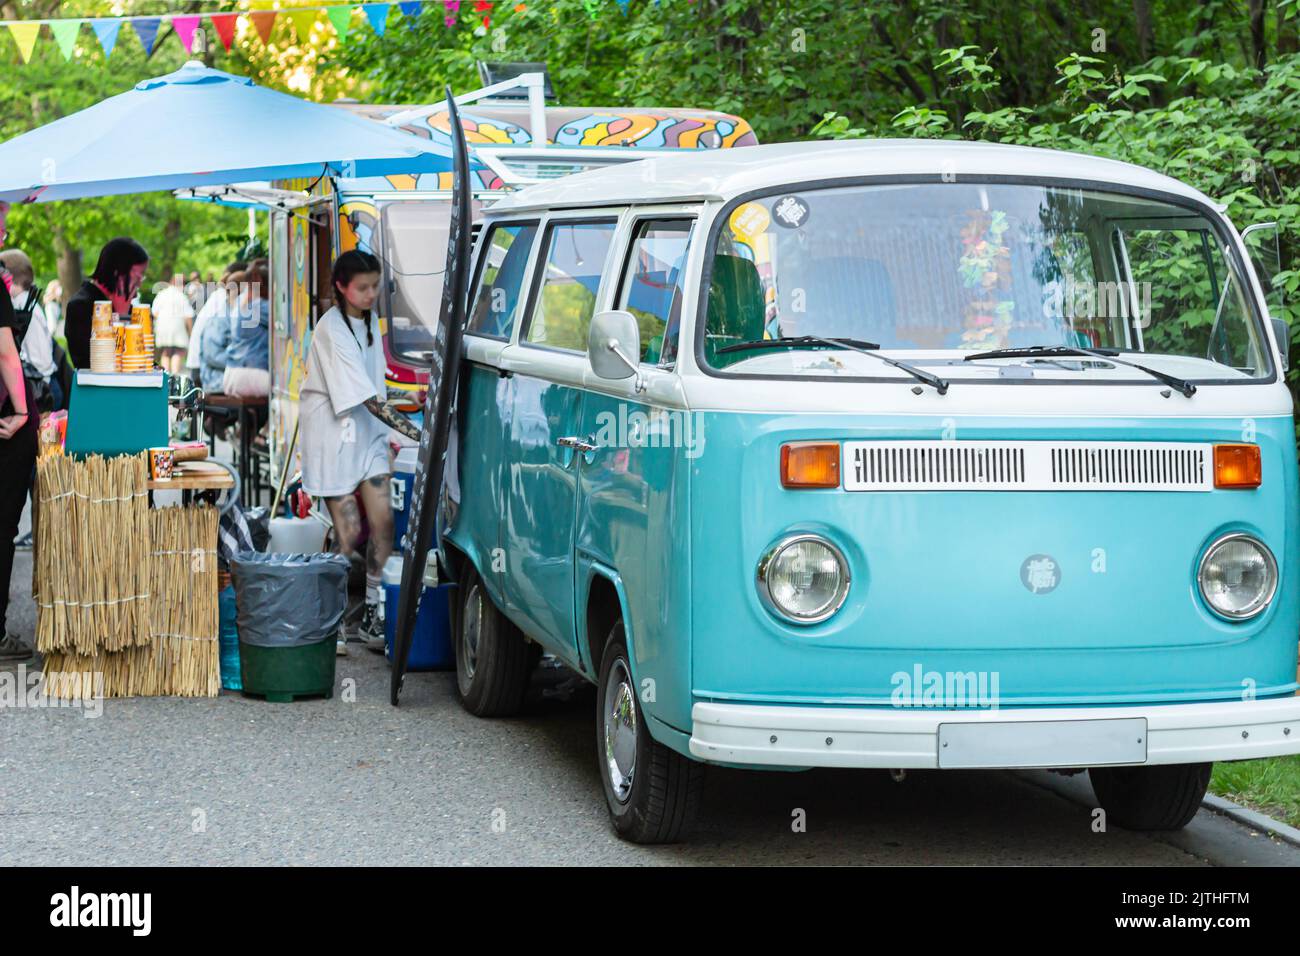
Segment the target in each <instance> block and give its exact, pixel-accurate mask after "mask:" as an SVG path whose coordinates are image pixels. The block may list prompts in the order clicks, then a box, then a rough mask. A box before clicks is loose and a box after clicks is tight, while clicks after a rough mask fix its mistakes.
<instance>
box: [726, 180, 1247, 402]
mask: <svg viewBox="0 0 1300 956" xmlns="http://www.w3.org/2000/svg"><path fill="white" fill-rule="evenodd" d="M703 335H704V339H703V353H704V357H705V359H706V361H707V362H708V363H709V364H710V365H711V366H713V367H714V368H719V369H721V368H726V369H728V371H732V372H735V373H740V374H761V375H773V374H776V375H790V374H796V375H798V374H808V375H826V374H831V375H849V376H868V377H875V376H881V375H885V376H890V375H892V374H894V373H893V372H891V370H890V369H889V368H888V367H886V366H884V365H883V363H880V362H878V361H874V360H873V359H871V358H870V357H868V356H864V355H860V354H855V353H853V352H851V351H835V350H833V349H829V348H828V347H825V346H817V347H811V348H810V347H809V345H808V341H807V340H803V341H802V342H799V341H795V342H792V343H791V344H790V346H789V348H781V347H777V348H756V349H746V348H735V347H734V346H737V345H740V344H742V343H746V342H755V341H762V340H766V339H776V338H796V337H799V336H815V337H818V338H821V339H837V338H838V339H852V340H857V341H859V342H866V343H874V344H876V345H879V346H880V348H881V350H882V351H883V352H885V353H887V354H890V355H894V356H895V357H906V358H907V360H908V361H909V362H912V363H914V364H918V365H921V366H923V367H924V366H939V367H942V369H943V374H944V375H945V376H950V377H954V378H961V377H968V376H969V377H997V376H998V375H999V373H1000V372H1005V368H1003V369H999V368H998V366H1006V365H1008V364H1018V365H1021V366H1027V367H1028V368H1029V369H1030V370H1031V371H1027V372H1025V373H1024V374H1025V375H1027V376H1029V377H1040V376H1041V377H1048V378H1051V377H1074V378H1079V377H1084V378H1087V379H1090V380H1091V379H1095V378H1098V377H1102V376H1108V377H1113V378H1125V379H1133V378H1134V377H1135V376H1134V373H1133V372H1132V370H1131V369H1121V368H1119V367H1118V366H1109V367H1108V366H1106V363H1104V362H1099V361H1097V360H1092V359H1086V358H1085V359H1083V360H1071V359H1068V358H1066V359H1062V358H1060V357H1052V358H1038V359H1034V358H1027V357H1023V356H1022V357H1012V358H1009V359H997V360H987V361H984V360H981V361H978V362H963V361H962V359H963V358H965V357H966V356H970V355H972V354H973V353H975V352H986V351H991V350H997V349H1005V348H1016V347H1023V346H1066V347H1074V348H1090V349H1102V350H1114V351H1115V353H1116V354H1123V353H1130V352H1131V353H1141V354H1143V355H1144V356H1149V357H1150V358H1144V359H1143V361H1144V363H1145V364H1148V365H1150V366H1152V367H1157V368H1159V369H1160V370H1161V371H1164V372H1167V373H1169V374H1173V375H1178V376H1182V377H1184V378H1189V379H1202V380H1211V381H1215V380H1244V379H1250V378H1258V377H1262V376H1266V375H1268V374H1270V373H1271V366H1270V364H1269V361H1268V358H1267V357H1266V353H1267V349H1266V348H1265V347H1264V342H1265V341H1266V339H1265V338H1264V336H1263V333H1262V330H1261V324H1260V319H1259V316H1258V315H1257V314H1256V311H1255V307H1254V304H1253V301H1252V298H1251V296H1250V294H1249V290H1248V288H1247V287H1246V286H1245V285H1244V284H1243V277H1242V275H1241V274H1240V272H1239V271H1238V266H1237V263H1236V261H1235V259H1234V257H1233V256H1231V255H1230V254H1229V252H1228V250H1227V249H1226V248H1225V246H1224V239H1223V237H1222V234H1221V233H1220V232H1219V231H1218V230H1217V229H1216V228H1215V226H1214V225H1213V224H1212V223H1211V222H1210V221H1209V220H1208V219H1207V218H1205V217H1204V216H1202V215H1200V214H1198V213H1197V212H1195V211H1194V210H1192V209H1190V208H1187V207H1184V206H1181V205H1175V204H1173V203H1169V202H1163V201H1160V200H1155V199H1148V198H1141V197H1136V196H1130V195H1124V194H1120V193H1108V192H1098V191H1089V190H1082V189H1071V188H1055V187H1045V186H1033V185H1015V184H994V183H986V184H981V183H966V182H954V183H926V184H907V185H882V186H852V187H835V188H828V189H808V190H802V191H791V192H784V193H780V194H774V195H771V196H767V197H763V198H760V199H754V200H750V201H747V202H744V203H742V204H741V205H739V206H736V207H734V208H732V209H731V210H730V212H729V213H728V214H727V219H726V222H725V223H724V224H723V227H722V229H721V230H720V232H719V233H718V238H717V240H716V244H715V246H714V249H713V257H712V264H711V270H710V280H709V287H708V295H707V299H706V303H705V317H704V329H703ZM1157 356H1158V357H1159V358H1158V359H1157V358H1156V357H1157ZM900 374H901V373H900Z"/></svg>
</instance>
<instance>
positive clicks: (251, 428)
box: [203, 392, 269, 505]
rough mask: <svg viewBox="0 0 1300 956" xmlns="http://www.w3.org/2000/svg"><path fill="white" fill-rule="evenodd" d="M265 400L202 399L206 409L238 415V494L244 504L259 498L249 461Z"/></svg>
mask: <svg viewBox="0 0 1300 956" xmlns="http://www.w3.org/2000/svg"><path fill="white" fill-rule="evenodd" d="M268 402H269V399H267V398H236V397H234V396H233V395H223V394H221V393H220V392H214V393H213V394H211V395H206V396H204V398H203V404H204V405H205V406H206V407H208V408H230V409H235V410H236V412H237V413H238V415H239V455H238V458H239V461H238V462H237V464H238V466H239V483H240V490H239V493H240V494H241V495H242V496H243V500H244V502H245V503H246V504H253V505H255V504H257V502H258V500H259V499H260V497H261V491H260V488H259V487H258V483H257V482H255V481H253V468H252V463H251V461H250V459H251V458H252V454H253V434H254V433H255V432H256V431H257V419H258V411H259V410H260V409H264V408H266V407H267V405H268Z"/></svg>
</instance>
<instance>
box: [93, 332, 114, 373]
mask: <svg viewBox="0 0 1300 956" xmlns="http://www.w3.org/2000/svg"><path fill="white" fill-rule="evenodd" d="M90 370H91V371H92V372H116V371H117V343H116V342H114V341H113V340H112V339H111V338H103V337H100V336H95V337H94V338H92V339H91V340H90Z"/></svg>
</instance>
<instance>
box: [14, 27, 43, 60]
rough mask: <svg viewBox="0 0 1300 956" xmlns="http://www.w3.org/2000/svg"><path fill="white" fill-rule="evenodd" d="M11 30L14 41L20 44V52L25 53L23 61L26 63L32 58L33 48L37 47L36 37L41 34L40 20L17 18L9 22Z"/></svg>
mask: <svg viewBox="0 0 1300 956" xmlns="http://www.w3.org/2000/svg"><path fill="white" fill-rule="evenodd" d="M9 32H10V33H12V34H13V35H14V42H15V43H17V44H18V52H19V53H21V54H22V55H23V62H24V63H26V62H27V61H28V60H30V59H31V58H32V50H33V49H34V48H35V47H36V38H37V37H38V36H39V35H40V32H41V23H40V21H39V20H35V21H32V20H15V21H13V22H12V23H10V24H9Z"/></svg>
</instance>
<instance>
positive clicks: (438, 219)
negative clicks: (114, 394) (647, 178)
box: [264, 74, 756, 475]
mask: <svg viewBox="0 0 1300 956" xmlns="http://www.w3.org/2000/svg"><path fill="white" fill-rule="evenodd" d="M539 76H540V75H539V74H532V75H529V74H525V75H524V76H522V77H520V78H519V79H518V80H517V81H508V82H505V83H500V84H495V85H494V86H491V87H487V88H485V89H483V90H478V91H475V92H474V93H470V94H466V95H465V96H462V97H458V98H457V102H458V103H459V102H464V101H482V100H487V101H486V102H476V105H474V106H473V107H472V108H470V109H469V110H462V112H461V121H462V126H463V127H464V129H465V133H466V137H467V140H468V142H469V145H470V147H471V148H472V149H473V162H472V164H471V180H472V189H473V193H474V197H475V207H476V208H479V207H481V206H482V205H484V204H487V203H490V202H491V201H492V200H493V198H494V197H496V196H500V195H503V194H504V192H505V191H508V190H510V189H513V188H518V187H519V186H521V185H523V184H527V183H530V182H539V181H543V180H546V179H552V178H555V177H558V176H564V175H568V174H571V173H573V172H576V171H580V170H584V169H590V168H593V167H595V166H602V165H611V164H620V163H626V162H629V161H631V160H634V159H638V158H641V157H644V156H648V155H652V154H654V153H656V152H660V151H680V150H712V149H728V148H731V147H736V146H748V145H751V144H753V143H754V142H756V140H755V138H754V133H753V130H752V129H751V128H750V126H749V124H748V123H746V122H745V121H744V120H743V119H740V118H738V117H735V116H730V115H727V114H723V113H717V112H709V111H702V110H689V109H596V108H576V107H555V106H545V105H544V103H543V101H542V100H541V98H540V93H541V83H540V82H537V83H531V81H532V80H533V79H536V78H538V77H539ZM511 89H515V90H518V89H525V90H527V91H529V92H530V94H532V95H530V97H529V99H528V101H527V102H505V103H503V102H500V101H499V97H500V96H501V95H502V94H505V93H508V92H509V91H510V90H511ZM340 108H342V109H348V110H351V111H354V112H356V113H359V114H361V115H363V116H366V117H369V118H371V119H373V120H375V121H376V122H384V123H389V124H390V125H394V126H397V127H399V128H401V129H404V130H406V131H407V132H410V133H413V134H414V135H417V136H420V137H422V138H425V139H428V140H431V141H432V142H433V143H434V144H436V145H437V146H438V147H439V150H440V151H441V152H442V153H443V154H445V155H446V156H447V158H448V159H447V169H446V171H444V172H438V173H428V174H423V175H419V176H389V177H384V178H380V179H349V178H346V177H344V178H337V179H331V178H321V179H317V180H289V181H280V182H277V183H274V184H272V185H273V186H274V187H276V188H277V189H279V190H282V191H284V192H283V193H282V195H286V196H289V197H293V198H288V199H281V200H280V201H279V202H276V201H266V202H264V205H266V207H267V208H269V209H270V211H271V254H270V258H271V271H272V275H271V284H272V293H271V301H272V314H271V320H272V336H271V375H272V386H271V389H272V392H271V408H270V417H271V432H270V439H271V442H270V445H271V458H272V467H271V472H272V474H277V475H278V474H280V473H281V470H282V468H283V465H284V462H285V459H286V457H287V456H288V454H289V444H290V442H291V440H292V436H293V431H294V424H295V422H296V420H297V402H298V389H299V387H300V385H301V383H302V378H303V375H304V374H305V371H306V357H307V349H308V346H309V344H310V341H311V338H310V336H311V329H312V326H313V324H314V321H315V318H316V317H317V316H320V315H323V314H324V313H325V312H326V311H327V310H328V309H329V308H330V306H331V305H332V304H333V294H332V290H331V289H330V283H329V274H330V265H331V263H332V262H333V260H334V258H335V257H336V256H337V255H338V254H339V253H341V252H344V251H346V250H348V249H353V248H362V249H365V250H367V251H369V252H372V253H374V254H375V255H376V256H378V257H379V259H380V261H381V262H382V263H383V267H384V277H383V278H384V285H383V293H382V298H381V303H380V317H381V324H382V326H383V329H384V349H385V353H386V355H387V358H388V385H389V392H390V398H392V399H394V400H396V403H397V404H398V406H399V407H403V406H405V409H406V410H409V411H415V410H417V409H418V406H419V402H420V398H421V396H420V394H419V393H420V391H421V387H422V382H423V381H424V378H425V373H424V369H425V368H426V367H427V366H428V362H429V349H430V348H431V347H432V335H433V331H432V330H433V328H434V326H435V324H436V322H437V318H438V306H439V302H440V301H441V297H442V270H443V266H444V260H445V255H446V246H447V229H448V221H449V218H450V211H449V201H450V196H451V193H450V190H451V176H452V173H451V160H450V156H451V144H450V138H449V130H448V125H447V113H446V110H445V106H444V105H442V104H439V105H436V106H429V107H403V106H371V105H362V104H340ZM541 124H544V125H545V134H544V139H543V142H542V143H537V142H535V141H534V138H533V132H532V131H533V130H534V129H536V128H537V127H538V126H539V125H541ZM291 470H292V469H291Z"/></svg>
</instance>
